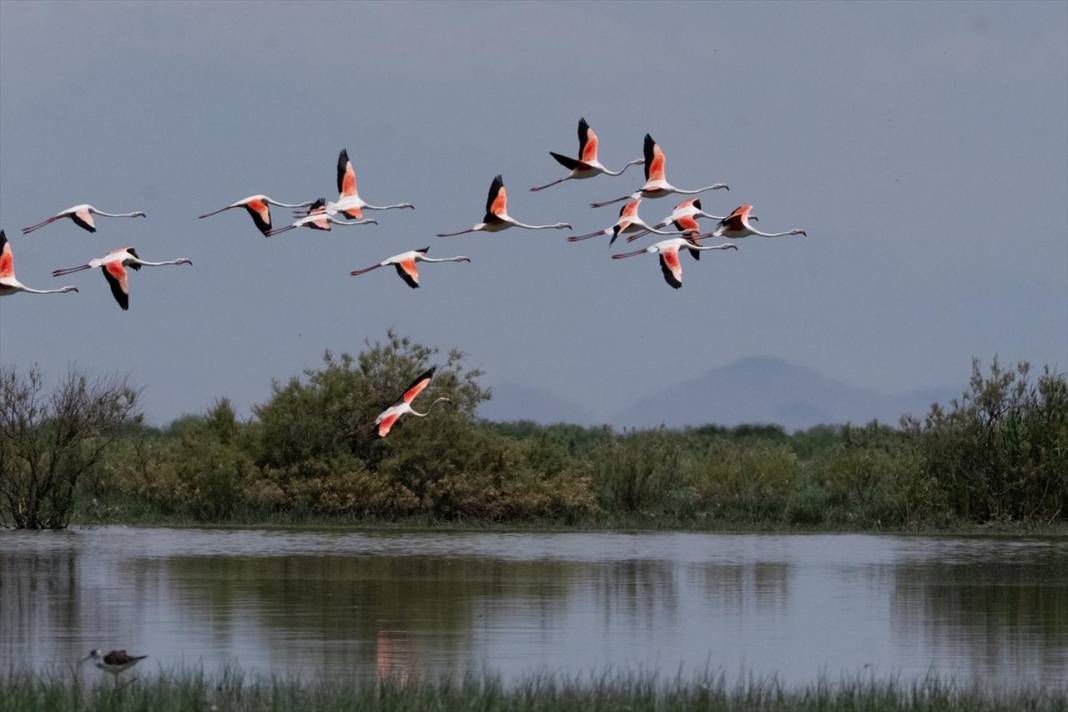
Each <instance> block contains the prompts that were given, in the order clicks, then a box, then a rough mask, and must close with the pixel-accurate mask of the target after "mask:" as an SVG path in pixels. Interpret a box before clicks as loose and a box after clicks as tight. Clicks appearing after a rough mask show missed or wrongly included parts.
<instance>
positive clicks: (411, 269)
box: [349, 247, 471, 289]
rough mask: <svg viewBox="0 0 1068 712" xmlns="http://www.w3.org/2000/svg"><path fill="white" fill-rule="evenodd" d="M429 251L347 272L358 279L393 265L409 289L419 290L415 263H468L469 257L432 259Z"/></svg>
mask: <svg viewBox="0 0 1068 712" xmlns="http://www.w3.org/2000/svg"><path fill="white" fill-rule="evenodd" d="M429 250H430V248H429V247H424V248H423V249H421V250H409V251H408V252H402V253H400V254H399V255H393V256H392V257H387V258H386V259H384V260H382V261H381V262H379V263H378V264H376V265H374V266H372V267H367V268H366V269H357V270H353V271H352V272H349V274H351V275H352V276H353V277H358V276H359V275H361V274H367V273H368V272H373V271H374V270H376V269H378V268H379V267H389V266H390V265H393V267H394V268H396V270H397V275H398V276H399V277H400V278H401V279H403V280H404V281H405V282H406V283H407V284H408V286H409V287H411V288H412V289H419V268H418V267H417V266H416V263H417V262H470V261H471V258H470V257H464V256H463V255H459V256H457V257H442V258H441V259H434V258H432V257H427V256H426V253H427V252H428V251H429Z"/></svg>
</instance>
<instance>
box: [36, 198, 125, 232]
mask: <svg viewBox="0 0 1068 712" xmlns="http://www.w3.org/2000/svg"><path fill="white" fill-rule="evenodd" d="M94 215H103V216H104V217H106V218H143V217H145V214H144V213H143V212H141V211H140V210H135V211H134V212H132V213H105V212H104V211H103V210H97V209H96V208H94V207H93V206H92V205H89V204H88V203H83V204H81V205H75V206H73V207H70V208H67V209H66V210H64V211H63V212H60V213H56V214H55V215H53V216H52V217H50V218H46V219H45V220H42V221H41V222H39V223H37V224H36V225H30V226H29V227H24V228H22V234H23V235H29V234H30V233H31V232H33V231H34V230H39V229H41V228H42V227H44V226H45V225H48V224H50V223H54V222H55V221H56V220H62V219H63V218H70V219H71V221H72V222H73V223H74V224H75V225H77V226H78V227H80V228H82V229H83V230H88V231H89V232H96V223H95V222H93V216H94Z"/></svg>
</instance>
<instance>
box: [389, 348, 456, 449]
mask: <svg viewBox="0 0 1068 712" xmlns="http://www.w3.org/2000/svg"><path fill="white" fill-rule="evenodd" d="M437 370H438V367H437V366H433V367H431V368H430V369H429V370H427V371H425V372H423V373H422V374H421V375H420V376H419V377H418V378H416V379H415V380H414V381H412V384H411V385H410V386H408V387H407V388H406V389H404V393H403V394H401V397H400V398H398V399H397V401H396V402H395V403H394V404H393V405H391V406H390V407H388V408H386V409H385V410H384V411H382V412H381V413H379V415H378V417H377V418H375V437H376V438H384V437H386V436H387V435H389V431H390V430H391V429H392V428H393V425H394V424H395V423H396V422H397V421H398V420H400V418H401V416H403V415H406V414H408V413H411V414H412V415H414V416H416V417H417V418H425V417H426V416H428V415H430V411H432V410H433V409H434V406H436V405H437V404H438V403H441V402H442V401H448V400H449V398H446V397H444V396H443V397H441V398H438V399H437V400H436V401H434V402H433V403H431V404H430V407H429V408H427V409H426V412H425V413H420V412H418V411H417V410H415V409H414V408H412V401H413V400H415V399H416V397H417V396H418V395H419V394H420V393H422V392H423V391H425V390H426V387H427V386H429V385H430V381H431V379H433V378H434V372H435V371H437Z"/></svg>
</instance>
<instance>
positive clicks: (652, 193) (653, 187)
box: [590, 134, 730, 208]
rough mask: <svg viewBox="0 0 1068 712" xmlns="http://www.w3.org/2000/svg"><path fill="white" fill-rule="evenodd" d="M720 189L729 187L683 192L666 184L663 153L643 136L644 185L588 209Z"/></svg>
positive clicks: (720, 185) (716, 185) (721, 186)
mask: <svg viewBox="0 0 1068 712" xmlns="http://www.w3.org/2000/svg"><path fill="white" fill-rule="evenodd" d="M721 188H722V189H724V190H730V186H728V185H727V184H726V183H715V184H713V185H706V186H705V187H704V188H698V189H697V190H683V189H682V188H676V187H675V186H673V185H671V183H668V182H667V179H666V178H665V177H664V152H663V151H662V150H661V149H660V146H659V145H657V143H656V141H654V140H653V137H652V136H650V135H649V134H645V185H643V186H642V187H641V188H640V189H639V190H638V191H637V192H634V193H631V194H630V195H624V196H623V197H622V198H616V199H615V200H606V201H604V202H603V203H590V207H592V208H601V207H604V206H605V205H611V204H612V203H618V202H620V201H623V200H627V199H631V200H633V199H634V198H663V197H664V196H665V195H672V194H674V193H679V194H681V195H697V194H698V193H704V192H706V191H709V190H720V189H721Z"/></svg>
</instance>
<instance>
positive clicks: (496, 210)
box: [438, 176, 571, 237]
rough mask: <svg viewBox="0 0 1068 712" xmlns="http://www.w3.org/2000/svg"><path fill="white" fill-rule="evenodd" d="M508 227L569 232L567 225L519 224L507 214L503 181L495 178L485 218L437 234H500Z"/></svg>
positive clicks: (491, 185)
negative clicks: (471, 224) (469, 225)
mask: <svg viewBox="0 0 1068 712" xmlns="http://www.w3.org/2000/svg"><path fill="white" fill-rule="evenodd" d="M510 227H521V228H524V229H526V230H570V229H571V225H569V224H568V223H562V222H561V223H555V224H553V225H527V224H525V223H521V222H519V221H518V220H516V219H515V218H513V217H512V216H510V215H509V214H508V194H507V191H505V189H504V179H503V178H501V176H497V177H496V178H494V179H493V183H491V184H490V189H489V195H488V196H487V198H486V216H485V217H484V218H482V222H480V223H479V224H477V225H473V226H471V227H469V228H467V229H466V230H460V231H459V232H445V233H438V237H454V236H456V235H465V234H467V233H469V232H500V231H501V230H506V229H508V228H510Z"/></svg>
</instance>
